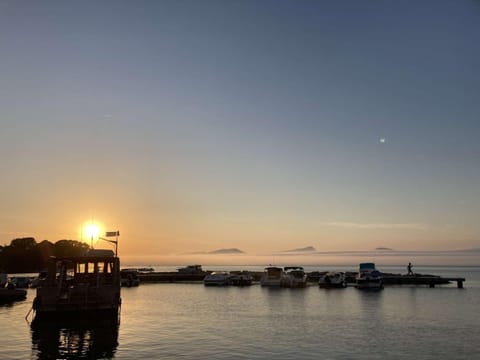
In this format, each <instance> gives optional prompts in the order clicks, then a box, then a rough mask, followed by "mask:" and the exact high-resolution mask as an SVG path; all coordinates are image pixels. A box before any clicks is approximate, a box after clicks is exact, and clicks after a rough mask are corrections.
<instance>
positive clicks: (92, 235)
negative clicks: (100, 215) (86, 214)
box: [83, 223, 100, 240]
mask: <svg viewBox="0 0 480 360" xmlns="http://www.w3.org/2000/svg"><path fill="white" fill-rule="evenodd" d="M83 232H84V235H85V239H88V240H91V239H97V238H98V236H99V235H100V226H99V225H98V224H92V223H89V224H88V225H85V226H84V230H83Z"/></svg>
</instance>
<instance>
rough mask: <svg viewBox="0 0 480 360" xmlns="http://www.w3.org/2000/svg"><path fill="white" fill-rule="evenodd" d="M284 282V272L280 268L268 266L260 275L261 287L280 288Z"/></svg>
mask: <svg viewBox="0 0 480 360" xmlns="http://www.w3.org/2000/svg"><path fill="white" fill-rule="evenodd" d="M284 281H285V272H284V271H283V269H282V268H281V267H277V266H268V267H266V268H265V271H264V272H263V274H262V278H261V279H260V285H262V286H282V284H283V282H284Z"/></svg>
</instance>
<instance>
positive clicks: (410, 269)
mask: <svg viewBox="0 0 480 360" xmlns="http://www.w3.org/2000/svg"><path fill="white" fill-rule="evenodd" d="M407 270H408V273H407V275H414V273H413V271H412V263H411V262H409V263H408V266H407Z"/></svg>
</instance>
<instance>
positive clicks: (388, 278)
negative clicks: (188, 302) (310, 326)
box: [138, 270, 465, 288]
mask: <svg viewBox="0 0 480 360" xmlns="http://www.w3.org/2000/svg"><path fill="white" fill-rule="evenodd" d="M210 273H211V271H209V270H206V271H202V272H201V273H194V274H189V273H182V272H174V271H173V272H149V273H139V274H138V277H139V279H140V281H141V282H143V283H181V282H201V281H203V279H204V277H205V276H206V275H207V274H210ZM232 273H233V272H232ZM249 273H250V275H251V276H252V278H253V280H254V281H260V278H261V276H262V274H263V272H262V271H249ZM325 273H326V272H323V271H322V272H319V271H313V272H310V273H307V280H308V282H310V283H318V279H319V278H320V276H322V275H323V274H325ZM356 275H357V272H355V271H347V272H346V273H345V278H346V281H347V283H349V284H354V283H355V277H356ZM382 277H383V282H384V284H385V285H426V286H429V287H431V288H433V287H435V286H436V285H447V284H450V283H452V282H456V283H457V287H458V288H463V283H464V282H465V278H462V277H442V276H436V275H424V274H414V275H402V274H391V273H382Z"/></svg>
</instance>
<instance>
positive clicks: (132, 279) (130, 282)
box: [120, 269, 140, 287]
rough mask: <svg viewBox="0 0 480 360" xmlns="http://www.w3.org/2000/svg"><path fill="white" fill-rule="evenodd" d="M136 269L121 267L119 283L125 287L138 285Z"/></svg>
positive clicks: (137, 271)
mask: <svg viewBox="0 0 480 360" xmlns="http://www.w3.org/2000/svg"><path fill="white" fill-rule="evenodd" d="M138 273H139V270H138V269H122V270H120V285H121V286H126V287H132V286H138V285H140V279H139V278H138Z"/></svg>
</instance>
